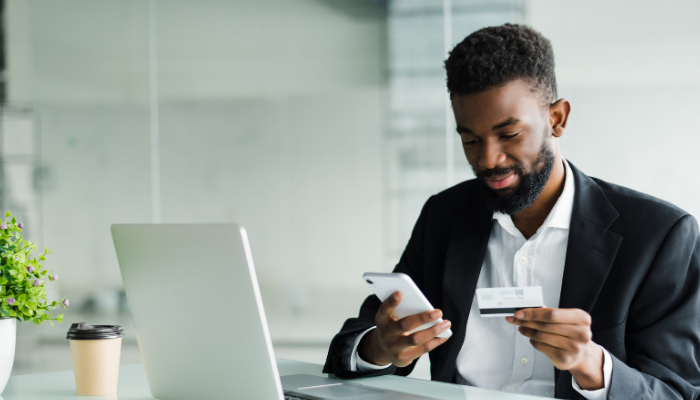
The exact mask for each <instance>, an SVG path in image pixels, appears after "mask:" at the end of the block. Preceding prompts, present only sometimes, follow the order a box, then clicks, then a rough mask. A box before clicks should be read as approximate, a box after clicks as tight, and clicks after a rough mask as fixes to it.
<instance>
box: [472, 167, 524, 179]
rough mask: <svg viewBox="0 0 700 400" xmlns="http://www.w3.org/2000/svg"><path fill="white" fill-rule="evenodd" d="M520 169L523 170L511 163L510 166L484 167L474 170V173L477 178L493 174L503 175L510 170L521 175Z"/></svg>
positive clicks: (488, 176)
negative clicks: (480, 169)
mask: <svg viewBox="0 0 700 400" xmlns="http://www.w3.org/2000/svg"><path fill="white" fill-rule="evenodd" d="M522 171H523V170H522V168H521V167H520V166H519V165H513V166H511V167H496V168H491V169H485V170H483V171H474V173H475V175H476V176H477V177H479V178H490V177H492V176H494V175H505V174H509V173H511V172H515V173H516V174H517V175H522Z"/></svg>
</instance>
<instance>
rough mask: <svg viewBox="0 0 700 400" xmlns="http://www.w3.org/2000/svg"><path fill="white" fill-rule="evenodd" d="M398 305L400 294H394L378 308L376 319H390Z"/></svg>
mask: <svg viewBox="0 0 700 400" xmlns="http://www.w3.org/2000/svg"><path fill="white" fill-rule="evenodd" d="M399 303H401V292H394V293H393V294H392V295H391V296H389V297H387V299H386V300H384V301H383V302H382V305H381V306H379V311H378V312H377V317H379V318H386V319H391V318H392V313H393V312H394V309H395V308H396V307H397V306H398V305H399Z"/></svg>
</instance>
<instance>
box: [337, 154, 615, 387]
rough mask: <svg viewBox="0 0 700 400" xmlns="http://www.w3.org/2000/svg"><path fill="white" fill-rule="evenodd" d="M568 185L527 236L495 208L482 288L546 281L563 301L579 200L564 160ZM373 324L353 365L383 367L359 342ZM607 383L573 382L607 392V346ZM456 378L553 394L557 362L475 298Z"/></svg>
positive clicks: (548, 298) (547, 297) (547, 296)
mask: <svg viewBox="0 0 700 400" xmlns="http://www.w3.org/2000/svg"><path fill="white" fill-rule="evenodd" d="M564 167H565V170H566V176H565V180H564V190H563V191H562V194H561V195H560V196H559V199H558V200H557V202H556V204H555V205H554V208H552V211H551V212H550V213H549V215H548V216H547V219H545V221H544V223H543V224H542V226H541V227H540V228H539V229H538V230H537V232H536V233H535V234H534V235H533V236H532V237H531V238H530V239H525V237H524V236H523V234H522V233H521V232H520V231H519V230H518V229H517V228H516V227H515V225H514V224H513V220H512V219H511V217H510V216H509V215H506V214H500V213H494V215H493V228H492V230H491V236H490V237H489V242H488V247H487V250H486V256H485V257H484V262H483V264H482V268H481V273H480V275H479V280H478V282H477V288H484V287H518V286H541V287H542V294H543V297H544V304H545V306H548V307H558V306H559V295H560V293H561V284H562V277H563V275H564V261H565V258H566V247H567V242H568V239H569V224H570V222H571V213H572V210H573V204H574V192H575V190H576V189H575V187H574V177H573V174H572V172H571V168H570V167H569V165H568V163H567V162H566V161H565V160H564ZM371 329H373V328H370V329H368V330H367V331H365V332H362V333H361V334H360V335H358V337H357V339H356V341H355V350H354V351H353V353H352V356H351V360H350V363H351V369H352V370H353V371H354V370H356V369H359V370H360V371H365V370H373V369H383V368H386V367H388V366H387V365H385V366H377V365H374V364H371V363H368V362H366V361H364V360H362V359H361V358H360V357H359V355H358V353H357V346H358V345H359V343H360V340H361V339H362V337H363V336H364V335H365V334H366V333H367V332H369V331H370V330H371ZM603 355H604V364H603V373H604V381H605V386H604V387H603V388H602V389H598V390H593V391H587V390H582V389H581V388H580V387H579V385H578V384H577V382H576V381H575V380H574V379H573V378H572V386H573V388H574V389H575V390H576V391H578V392H579V393H581V395H583V396H584V397H585V398H587V399H589V400H594V399H595V400H598V399H605V398H607V394H608V392H609V390H610V379H611V377H612V358H611V357H610V354H609V353H608V352H607V350H605V349H603ZM457 371H458V374H457V382H458V383H461V384H465V385H471V386H477V387H482V388H487V389H495V390H502V391H508V392H515V393H524V394H534V395H539V396H547V397H554V366H553V365H552V362H551V360H550V359H549V358H548V357H547V356H546V355H544V354H543V353H540V352H539V351H536V350H535V349H534V348H533V347H532V345H531V344H530V339H529V338H527V337H525V336H523V335H521V334H520V333H519V332H518V331H517V326H515V325H511V324H509V323H507V322H506V321H505V319H504V318H484V317H481V316H480V315H479V309H478V306H477V302H476V301H475V300H474V301H472V305H471V311H470V313H469V319H468V321H467V333H466V335H465V338H464V344H463V346H462V349H461V351H460V352H459V354H458V355H457Z"/></svg>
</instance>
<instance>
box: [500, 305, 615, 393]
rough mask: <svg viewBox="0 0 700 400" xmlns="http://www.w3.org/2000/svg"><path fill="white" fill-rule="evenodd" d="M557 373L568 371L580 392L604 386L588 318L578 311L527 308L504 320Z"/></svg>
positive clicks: (600, 357) (598, 349)
mask: <svg viewBox="0 0 700 400" xmlns="http://www.w3.org/2000/svg"><path fill="white" fill-rule="evenodd" d="M506 321H508V322H509V323H511V324H513V325H518V326H519V328H518V331H519V332H520V333H521V334H522V335H523V336H527V337H529V338H530V343H531V344H532V346H533V347H534V348H535V349H537V350H539V351H540V352H542V353H544V354H545V355H546V356H547V357H549V359H550V360H552V364H554V367H556V368H557V369H559V370H562V371H569V372H570V373H571V375H573V377H574V379H576V382H577V383H578V384H579V386H580V387H581V389H583V390H596V389H600V388H602V387H604V386H605V381H604V377H603V349H602V348H601V347H600V346H598V345H597V344H596V343H595V342H593V341H592V340H591V338H592V337H593V334H592V332H591V316H590V315H589V314H588V313H587V312H585V311H583V310H579V309H575V308H572V309H563V308H547V307H545V308H528V309H525V310H520V311H517V312H516V313H515V315H514V316H513V317H506Z"/></svg>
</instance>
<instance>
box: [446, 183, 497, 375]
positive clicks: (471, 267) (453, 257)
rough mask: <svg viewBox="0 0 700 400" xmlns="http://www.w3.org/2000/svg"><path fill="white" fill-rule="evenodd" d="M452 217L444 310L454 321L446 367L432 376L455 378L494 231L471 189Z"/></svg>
mask: <svg viewBox="0 0 700 400" xmlns="http://www.w3.org/2000/svg"><path fill="white" fill-rule="evenodd" d="M466 200H467V201H465V202H464V205H463V206H462V207H460V208H459V209H458V210H456V213H455V215H454V218H453V219H452V226H451V228H450V229H451V233H450V239H449V240H450V241H449V244H448V247H447V255H446V257H445V273H444V275H443V282H442V287H443V288H444V292H443V312H444V315H445V316H446V317H447V318H450V319H451V321H452V330H453V336H452V338H450V340H448V341H447V342H446V343H445V344H444V345H442V346H440V348H442V347H445V348H444V349H442V354H444V356H445V358H446V360H445V362H444V363H442V365H443V366H445V368H438V369H436V370H434V371H433V379H435V380H441V381H445V382H452V381H454V374H455V371H456V362H457V354H458V353H459V351H460V350H461V348H462V345H463V344H464V337H465V335H466V325H467V319H468V318H469V310H470V308H471V305H472V300H473V299H474V292H475V290H476V283H477V281H478V280H479V273H480V272H481V265H482V263H483V261H484V257H485V255H486V248H487V245H488V242H489V236H490V234H491V226H492V222H491V218H492V216H493V212H491V211H489V210H488V208H487V207H486V205H485V204H484V203H483V201H481V199H480V198H479V194H478V193H477V192H476V191H472V193H471V194H470V196H469V198H468V199H466Z"/></svg>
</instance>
